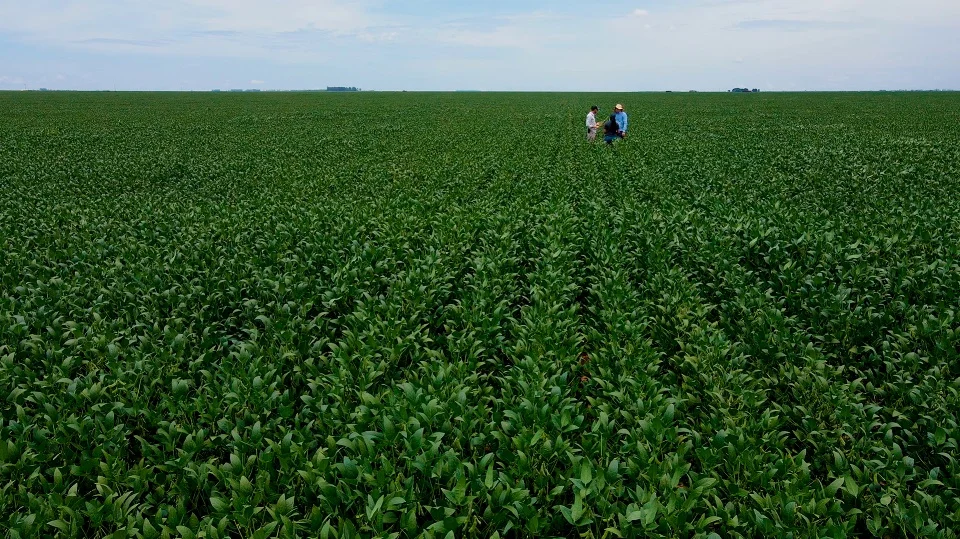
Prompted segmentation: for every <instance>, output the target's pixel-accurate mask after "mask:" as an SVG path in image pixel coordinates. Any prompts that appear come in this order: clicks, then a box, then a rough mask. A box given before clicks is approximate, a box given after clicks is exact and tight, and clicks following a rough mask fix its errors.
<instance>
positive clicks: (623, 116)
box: [617, 110, 627, 133]
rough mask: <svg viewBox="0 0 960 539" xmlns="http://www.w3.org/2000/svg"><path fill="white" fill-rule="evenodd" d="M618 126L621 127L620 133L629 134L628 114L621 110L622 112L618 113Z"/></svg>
mask: <svg viewBox="0 0 960 539" xmlns="http://www.w3.org/2000/svg"><path fill="white" fill-rule="evenodd" d="M617 125H619V126H620V131H623V132H624V133H626V132H627V113H626V112H624V111H622V110H621V111H620V112H618V113H617Z"/></svg>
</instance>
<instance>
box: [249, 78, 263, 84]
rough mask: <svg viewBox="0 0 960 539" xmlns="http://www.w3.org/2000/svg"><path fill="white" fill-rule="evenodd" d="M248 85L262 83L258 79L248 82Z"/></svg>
mask: <svg viewBox="0 0 960 539" xmlns="http://www.w3.org/2000/svg"><path fill="white" fill-rule="evenodd" d="M250 84H263V81H262V80H258V79H253V80H251V81H250Z"/></svg>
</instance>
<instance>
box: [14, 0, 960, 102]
mask: <svg viewBox="0 0 960 539" xmlns="http://www.w3.org/2000/svg"><path fill="white" fill-rule="evenodd" d="M958 35H960V1H958V0H912V1H911V2H904V1H902V0H806V1H804V2H798V1H796V0H678V1H673V2H664V1H653V0H634V1H623V0H612V1H602V0H601V1H593V2H579V1H577V2H575V1H572V0H555V1H551V2H546V1H539V0H487V1H485V2H482V3H480V2H458V1H442V0H411V1H404V2H400V1H396V0H354V1H342V0H273V1H271V2H266V1H256V0H165V1H163V2H156V1H144V0H29V1H23V2H22V1H19V0H0V89H14V90H16V89H23V88H39V87H46V88H51V89H91V90H92V89H118V90H181V89H183V90H208V89H212V88H225V89H226V88H261V89H264V90H267V89H302V88H322V87H325V86H328V85H329V86H340V85H343V86H359V87H361V88H364V89H372V90H457V89H471V90H521V91H523V90H545V91H614V92H616V91H642V90H668V89H669V90H689V89H695V90H701V91H709V90H723V89H728V88H731V87H733V86H750V87H757V88H761V89H764V90H870V89H931V88H953V89H960V39H958V38H957V37H956V36H958Z"/></svg>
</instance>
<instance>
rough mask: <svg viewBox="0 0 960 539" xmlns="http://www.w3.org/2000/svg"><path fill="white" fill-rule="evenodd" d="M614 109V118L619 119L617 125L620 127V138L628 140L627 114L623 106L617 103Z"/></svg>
mask: <svg viewBox="0 0 960 539" xmlns="http://www.w3.org/2000/svg"><path fill="white" fill-rule="evenodd" d="M613 109H614V116H616V117H617V124H618V125H619V126H620V138H627V113H626V112H624V111H623V105H621V104H620V103H617V106H616V107H614V108H613Z"/></svg>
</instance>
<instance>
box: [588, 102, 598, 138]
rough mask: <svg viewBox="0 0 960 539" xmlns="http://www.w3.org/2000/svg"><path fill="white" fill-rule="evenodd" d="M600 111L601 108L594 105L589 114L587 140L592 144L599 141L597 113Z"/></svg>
mask: <svg viewBox="0 0 960 539" xmlns="http://www.w3.org/2000/svg"><path fill="white" fill-rule="evenodd" d="M599 111H600V107H598V106H596V105H594V106H592V107H590V112H588V113H587V140H589V141H590V142H593V141H594V140H596V139H597V112H599Z"/></svg>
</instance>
